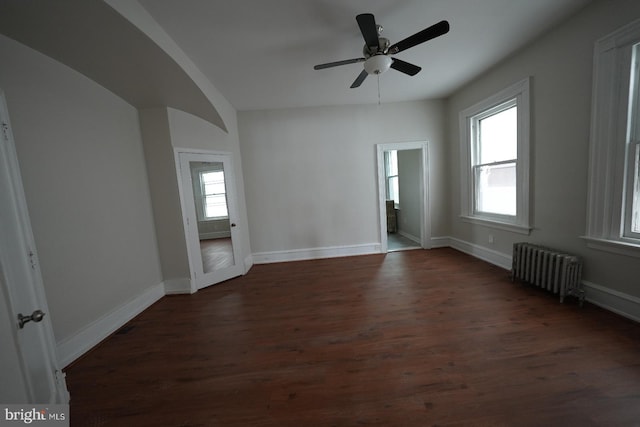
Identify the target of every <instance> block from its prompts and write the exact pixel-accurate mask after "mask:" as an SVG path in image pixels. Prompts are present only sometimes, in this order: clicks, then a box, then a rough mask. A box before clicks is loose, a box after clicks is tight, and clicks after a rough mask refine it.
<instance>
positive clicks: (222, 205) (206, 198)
mask: <svg viewBox="0 0 640 427" xmlns="http://www.w3.org/2000/svg"><path fill="white" fill-rule="evenodd" d="M200 191H201V194H202V206H203V210H204V212H203V214H204V219H217V218H227V217H228V216H229V213H228V212H227V195H226V190H225V184H224V171H221V170H219V171H204V172H200Z"/></svg>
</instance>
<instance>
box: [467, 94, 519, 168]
mask: <svg viewBox="0 0 640 427" xmlns="http://www.w3.org/2000/svg"><path fill="white" fill-rule="evenodd" d="M479 138H480V141H479V144H478V145H479V147H478V150H479V153H478V154H479V156H478V161H477V164H483V163H493V162H500V161H504V160H511V159H515V158H517V157H518V107H516V106H513V107H511V108H508V109H506V110H503V111H500V112H499V113H496V114H494V115H492V116H489V117H485V118H484V119H481V120H479Z"/></svg>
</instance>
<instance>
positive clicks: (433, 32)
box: [313, 13, 449, 89]
mask: <svg viewBox="0 0 640 427" xmlns="http://www.w3.org/2000/svg"><path fill="white" fill-rule="evenodd" d="M356 21H358V27H360V32H361V33H362V37H363V38H364V42H365V44H364V48H363V49H362V54H363V55H364V57H363V58H353V59H346V60H344V61H336V62H329V63H326V64H320V65H316V66H314V67H313V69H314V70H322V69H325V68H331V67H337V66H339V65H347V64H354V63H356V62H364V70H362V72H361V73H360V75H358V77H357V78H356V80H355V81H354V82H353V84H352V85H351V88H352V89H353V88H356V87H359V86H360V85H361V84H362V82H363V81H364V79H366V78H367V76H368V75H369V74H382V73H384V72H385V71H387V70H388V69H389V68H393V69H394V70H397V71H400V72H401V73H405V74H408V75H410V76H415V75H416V74H418V73H419V72H420V70H421V69H422V68H421V67H418V66H417V65H413V64H410V63H408V62H405V61H402V60H400V59H397V58H392V57H391V56H390V55H395V54H396V53H400V52H402V51H405V50H407V49H409V48H412V47H414V46H416V45H419V44H420V43H424V42H426V41H429V40H431V39H434V38H436V37H439V36H441V35H443V34H446V33H448V32H449V23H448V22H447V21H440V22H438V23H437V24H435V25H432V26H430V27H428V28H425V29H424V30H422V31H420V32H417V33H415V34H414V35H412V36H409V37H407V38H406V39H404V40H402V41H399V42H398V43H394V44H392V45H390V44H389V40H388V39H386V38H384V37H381V36H380V35H381V34H382V26H381V25H376V19H375V17H374V16H373V14H372V13H362V14H360V15H358V16H356Z"/></svg>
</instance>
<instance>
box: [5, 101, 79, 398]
mask: <svg viewBox="0 0 640 427" xmlns="http://www.w3.org/2000/svg"><path fill="white" fill-rule="evenodd" d="M0 126H1V129H0V173H1V174H2V177H1V179H2V181H3V182H2V187H3V192H5V191H6V193H5V194H4V195H3V196H2V198H1V199H2V200H1V203H2V204H3V205H4V206H3V209H2V213H3V215H2V216H3V218H2V222H3V226H2V227H0V234H2V238H1V239H0V240H1V241H0V264H1V266H0V272H2V274H3V276H4V277H3V280H2V281H1V282H3V283H2V285H3V288H4V289H0V291H2V292H5V293H6V296H7V300H8V305H9V311H10V313H9V315H10V318H11V319H14V323H13V324H12V327H13V328H14V330H15V338H16V340H15V343H13V344H15V345H16V350H17V351H18V352H19V354H20V356H21V358H22V362H23V371H24V372H23V373H24V378H25V380H26V386H27V389H28V390H27V395H28V396H29V398H30V399H31V402H30V403H52V404H53V403H58V404H67V403H68V402H69V393H68V391H67V387H66V382H65V380H64V374H63V373H62V371H61V368H60V364H59V361H58V357H57V354H56V345H55V338H54V333H53V327H52V324H51V316H50V311H49V307H48V304H47V299H46V295H45V292H44V284H43V281H42V273H41V271H40V263H39V261H38V256H37V252H36V246H35V239H34V237H33V231H32V229H31V221H30V219H29V213H28V210H27V202H26V198H25V194H24V187H23V184H22V177H21V174H20V167H19V164H18V156H17V153H16V149H15V141H14V139H13V134H12V132H11V126H10V121H9V112H8V109H7V105H6V100H5V96H4V92H3V91H2V90H0ZM5 214H6V215H5ZM17 282H19V284H18V283H17ZM36 309H40V310H42V311H43V312H44V313H45V316H44V318H43V319H42V321H41V322H39V323H33V322H30V323H27V324H26V325H25V327H24V329H19V328H18V325H17V321H16V319H17V316H18V313H22V314H24V315H29V314H31V313H32V312H33V311H34V310H36ZM11 344H12V343H3V345H8V346H9V345H11Z"/></svg>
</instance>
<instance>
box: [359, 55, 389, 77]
mask: <svg viewBox="0 0 640 427" xmlns="http://www.w3.org/2000/svg"><path fill="white" fill-rule="evenodd" d="M392 62H393V59H391V58H389V57H388V56H387V55H375V56H372V57H371V58H369V59H367V60H366V61H365V62H364V69H365V70H366V71H367V73H369V74H382V73H384V72H385V71H387V70H388V69H389V68H390V67H391V63H392Z"/></svg>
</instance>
